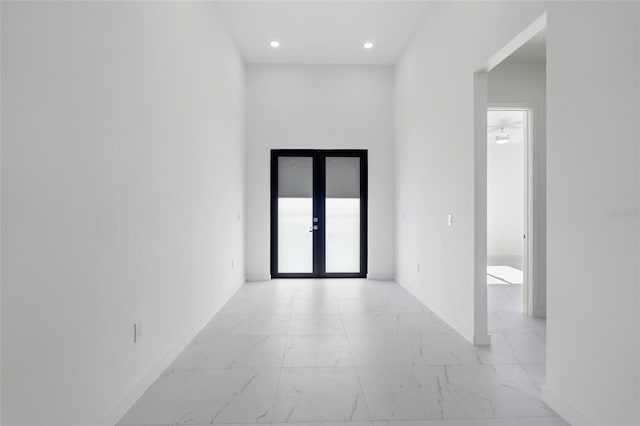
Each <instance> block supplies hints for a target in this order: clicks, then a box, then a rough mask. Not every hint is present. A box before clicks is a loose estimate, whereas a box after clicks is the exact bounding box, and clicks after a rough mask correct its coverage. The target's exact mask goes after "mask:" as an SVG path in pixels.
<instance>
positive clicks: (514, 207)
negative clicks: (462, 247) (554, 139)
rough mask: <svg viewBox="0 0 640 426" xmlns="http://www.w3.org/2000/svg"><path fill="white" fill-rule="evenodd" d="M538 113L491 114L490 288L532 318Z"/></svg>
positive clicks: (499, 110)
mask: <svg viewBox="0 0 640 426" xmlns="http://www.w3.org/2000/svg"><path fill="white" fill-rule="evenodd" d="M532 117H533V108H532V107H524V106H521V107H519V106H507V105H503V106H496V105H491V104H490V105H489V109H488V111H487V124H488V127H487V285H490V286H491V285H500V286H507V287H505V288H503V289H502V291H501V293H502V294H504V295H506V296H507V297H509V299H512V300H511V301H513V302H516V303H518V304H519V305H520V306H521V308H522V312H528V309H527V306H528V303H527V302H528V299H529V294H530V291H529V286H530V284H531V280H530V274H529V269H530V263H531V262H530V260H529V250H528V240H531V238H527V234H529V230H530V228H531V226H530V224H529V219H530V217H531V214H530V212H529V211H528V207H529V206H531V205H532V204H533V203H532V201H531V196H530V195H531V194H530V188H531V185H530V184H529V182H530V176H529V174H530V172H531V171H532V168H531V167H530V166H529V161H528V160H529V157H530V155H529V152H530V151H531V148H530V144H531V140H532V126H531V123H532V121H533V120H532Z"/></svg>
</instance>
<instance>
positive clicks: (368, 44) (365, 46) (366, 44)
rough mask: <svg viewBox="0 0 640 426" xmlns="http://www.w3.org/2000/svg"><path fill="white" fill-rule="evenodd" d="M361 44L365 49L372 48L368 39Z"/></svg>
mask: <svg viewBox="0 0 640 426" xmlns="http://www.w3.org/2000/svg"><path fill="white" fill-rule="evenodd" d="M363 46H364V48H365V49H371V48H373V43H371V42H370V41H368V42H366V43H365V44H363Z"/></svg>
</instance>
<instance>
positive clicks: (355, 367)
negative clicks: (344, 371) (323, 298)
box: [334, 296, 373, 426]
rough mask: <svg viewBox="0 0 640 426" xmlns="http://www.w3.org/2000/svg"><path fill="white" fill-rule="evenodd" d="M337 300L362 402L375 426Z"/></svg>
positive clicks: (370, 422)
mask: <svg viewBox="0 0 640 426" xmlns="http://www.w3.org/2000/svg"><path fill="white" fill-rule="evenodd" d="M334 297H335V299H336V304H337V305H338V312H339V315H340V323H341V324H342V329H343V330H344V335H345V337H346V339H347V346H348V347H349V354H350V355H351V361H352V362H353V368H354V370H355V372H356V377H357V378H358V384H359V385H360V392H362V400H363V401H364V403H365V406H366V407H367V414H368V415H369V420H368V421H369V424H371V426H373V416H372V415H371V409H370V408H369V402H368V401H367V396H366V395H365V393H364V386H362V380H361V379H360V372H359V371H358V366H357V365H356V358H355V357H354V356H353V350H352V349H351V341H350V340H349V335H348V334H347V329H346V328H345V326H344V320H343V319H342V309H340V304H339V303H338V297H337V296H334Z"/></svg>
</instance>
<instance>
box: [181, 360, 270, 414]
mask: <svg viewBox="0 0 640 426" xmlns="http://www.w3.org/2000/svg"><path fill="white" fill-rule="evenodd" d="M196 371H197V375H198V376H199V379H200V380H199V382H198V386H197V392H193V393H192V394H191V398H189V404H188V406H186V407H185V409H184V412H183V413H182V415H181V416H180V418H179V419H178V422H177V423H178V424H189V425H194V424H196V425H197V424H218V423H269V422H270V421H271V415H272V409H273V400H274V398H275V394H276V388H277V384H278V374H279V370H278V369H246V370H241V369H224V370H208V369H204V370H196Z"/></svg>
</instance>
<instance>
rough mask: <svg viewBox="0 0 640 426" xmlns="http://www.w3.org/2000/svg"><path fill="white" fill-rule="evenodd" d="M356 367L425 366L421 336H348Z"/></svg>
mask: <svg viewBox="0 0 640 426" xmlns="http://www.w3.org/2000/svg"><path fill="white" fill-rule="evenodd" d="M347 337H348V338H349V344H350V346H351V352H352V354H353V360H354V362H355V364H356V365H363V366H365V365H424V364H425V360H424V358H423V347H422V345H421V340H420V339H421V336H420V335H415V334H370V335H367V334H359V335H348V336H347Z"/></svg>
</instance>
